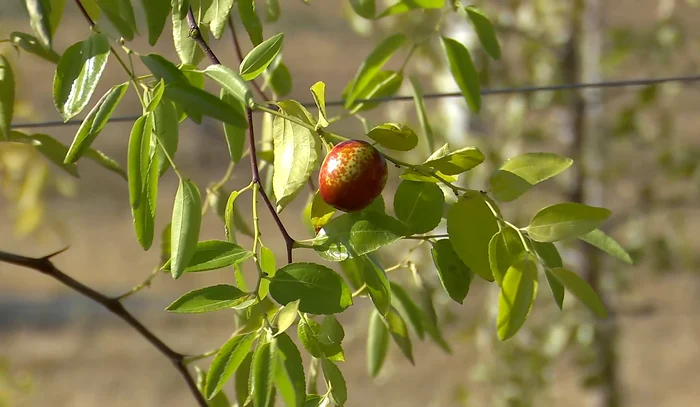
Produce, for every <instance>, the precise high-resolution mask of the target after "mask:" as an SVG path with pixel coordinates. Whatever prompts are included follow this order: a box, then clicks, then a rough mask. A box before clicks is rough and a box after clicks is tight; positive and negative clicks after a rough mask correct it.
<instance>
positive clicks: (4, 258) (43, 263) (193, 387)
mask: <svg viewBox="0 0 700 407" xmlns="http://www.w3.org/2000/svg"><path fill="white" fill-rule="evenodd" d="M59 253H60V252H59ZM55 254H56V253H55ZM55 254H51V255H48V256H44V257H39V258H32V257H25V256H20V255H17V254H12V253H7V252H4V251H0V262H3V263H8V264H13V265H15V266H20V267H25V268H29V269H33V270H36V271H38V272H40V273H42V274H44V275H47V276H49V277H51V278H53V279H55V280H57V281H59V282H60V283H61V284H63V285H65V286H66V287H68V288H70V289H72V290H73V291H76V292H78V293H80V294H82V295H84V296H85V297H88V298H90V299H91V300H93V301H95V302H97V303H98V304H100V305H102V306H103V307H105V308H106V309H107V310H108V311H109V312H111V313H112V314H114V315H116V316H117V317H119V318H121V319H122V320H123V321H124V322H126V323H127V324H129V326H131V327H132V328H134V330H136V331H137V332H138V333H139V334H140V335H141V336H142V337H144V339H146V340H147V341H148V342H149V343H150V344H151V345H153V347H154V348H156V349H157V350H158V352H160V353H162V354H163V356H165V357H166V358H168V360H170V362H171V363H172V364H173V366H174V367H175V369H176V370H177V371H178V372H179V373H180V375H182V378H183V379H184V380H185V383H186V384H187V387H188V388H189V389H190V392H192V395H193V396H194V397H195V399H197V404H198V405H199V406H200V407H207V401H206V400H205V399H204V396H202V393H200V391H199V389H197V384H196V383H195V382H194V379H192V376H190V374H189V372H188V371H187V366H186V365H185V363H184V362H185V356H184V355H182V354H180V353H178V352H175V351H174V350H172V349H171V348H170V347H169V346H168V345H166V344H165V343H164V342H163V341H161V340H160V339H158V337H156V336H155V335H154V334H153V333H152V332H151V331H150V330H148V328H146V327H145V326H144V325H143V324H142V323H141V322H139V321H138V320H137V319H136V318H135V317H134V316H133V315H132V314H131V313H129V311H127V310H126V308H124V305H123V304H122V303H121V302H120V301H119V299H118V298H110V297H107V296H106V295H104V294H101V293H99V292H97V291H95V290H93V289H92V288H90V287H88V286H86V285H84V284H82V283H80V282H78V281H76V280H75V279H73V278H72V277H70V276H68V275H67V274H65V273H63V272H62V271H61V270H59V269H57V268H56V266H54V264H53V263H52V262H51V257H52V256H54V255H55Z"/></svg>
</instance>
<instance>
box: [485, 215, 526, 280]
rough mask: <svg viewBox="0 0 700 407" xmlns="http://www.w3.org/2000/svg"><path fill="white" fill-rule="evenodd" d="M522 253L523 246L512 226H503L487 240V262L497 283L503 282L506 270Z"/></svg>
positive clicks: (523, 250) (523, 251)
mask: <svg viewBox="0 0 700 407" xmlns="http://www.w3.org/2000/svg"><path fill="white" fill-rule="evenodd" d="M523 253H525V247H524V246H523V243H522V241H521V240H520V236H518V232H516V231H515V230H513V229H512V228H510V227H505V228H503V229H501V231H500V232H498V233H496V234H495V235H493V237H492V238H491V241H490V242H489V263H490V264H491V271H492V272H493V276H494V277H495V279H496V282H497V283H498V285H502V284H503V277H504V276H505V275H506V272H507V271H508V269H509V268H510V266H512V265H513V263H515V262H516V261H517V260H518V258H519V257H520V256H521V255H522V254H523Z"/></svg>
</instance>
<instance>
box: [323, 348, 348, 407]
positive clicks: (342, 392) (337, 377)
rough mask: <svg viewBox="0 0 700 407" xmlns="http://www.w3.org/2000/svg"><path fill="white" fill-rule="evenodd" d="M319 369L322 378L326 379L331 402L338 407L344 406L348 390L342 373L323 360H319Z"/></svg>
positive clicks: (333, 365)
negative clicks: (321, 370) (320, 369)
mask: <svg viewBox="0 0 700 407" xmlns="http://www.w3.org/2000/svg"><path fill="white" fill-rule="evenodd" d="M321 368H322V369H323V377H325V378H326V383H327V384H328V388H329V390H330V393H331V398H332V400H333V402H334V403H335V404H337V405H339V406H342V405H344V404H345V403H346V402H347V401H348V388H347V385H346V384H345V378H343V373H342V372H341V371H340V369H338V366H336V365H335V363H333V362H331V361H330V360H328V359H325V358H324V359H321Z"/></svg>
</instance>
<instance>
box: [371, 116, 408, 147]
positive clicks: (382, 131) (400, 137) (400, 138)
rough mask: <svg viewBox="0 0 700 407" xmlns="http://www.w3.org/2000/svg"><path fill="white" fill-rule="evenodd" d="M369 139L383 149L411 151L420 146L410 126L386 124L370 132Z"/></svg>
mask: <svg viewBox="0 0 700 407" xmlns="http://www.w3.org/2000/svg"><path fill="white" fill-rule="evenodd" d="M367 137H369V138H371V139H372V140H374V141H376V142H377V143H379V145H381V146H382V147H385V148H389V149H391V150H397V151H411V150H413V149H414V148H416V146H417V145H418V136H417V135H416V133H415V132H414V131H413V130H412V129H411V128H410V127H408V126H406V125H404V124H400V123H384V124H381V125H379V126H376V127H374V128H373V129H372V130H370V131H369V133H368V134H367Z"/></svg>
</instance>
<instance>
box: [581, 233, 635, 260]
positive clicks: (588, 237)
mask: <svg viewBox="0 0 700 407" xmlns="http://www.w3.org/2000/svg"><path fill="white" fill-rule="evenodd" d="M579 239H581V240H583V241H584V242H586V243H588V244H590V245H592V246H595V247H597V248H599V249H600V250H602V251H604V252H606V253H608V254H609V255H611V256H613V257H616V258H618V259H620V260H622V261H624V262H625V263H627V264H633V262H632V257H630V255H629V253H627V251H625V249H624V248H623V247H622V246H621V245H620V244H619V243H618V242H617V241H615V239H613V238H612V237H610V236H608V235H607V234H606V233H605V232H603V231H602V230H600V229H594V230H592V231H591V232H588V233H586V234H585V235H583V236H579Z"/></svg>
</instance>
